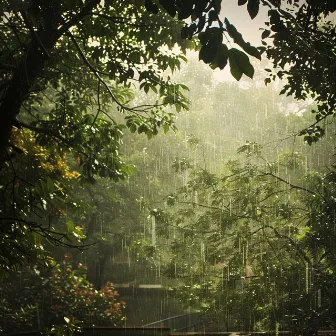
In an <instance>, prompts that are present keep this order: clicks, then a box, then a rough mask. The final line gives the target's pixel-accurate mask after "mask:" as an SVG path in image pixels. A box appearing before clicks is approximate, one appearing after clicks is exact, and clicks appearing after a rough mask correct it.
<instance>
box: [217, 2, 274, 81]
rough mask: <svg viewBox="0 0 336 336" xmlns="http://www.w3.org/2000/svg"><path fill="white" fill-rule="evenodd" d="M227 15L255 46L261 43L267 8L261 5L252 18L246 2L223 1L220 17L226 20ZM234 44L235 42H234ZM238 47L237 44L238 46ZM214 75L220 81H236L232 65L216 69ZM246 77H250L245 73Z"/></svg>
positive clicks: (246, 39)
mask: <svg viewBox="0 0 336 336" xmlns="http://www.w3.org/2000/svg"><path fill="white" fill-rule="evenodd" d="M225 17H227V18H228V20H229V21H230V23H232V24H233V25H234V26H235V27H236V28H237V30H238V31H239V32H240V33H241V34H242V35H243V38H244V40H245V41H246V42H250V43H251V44H252V45H253V46H255V47H257V46H260V45H261V33H262V31H261V30H260V28H261V27H264V28H265V21H267V8H265V7H264V6H262V5H260V10H259V13H258V15H257V17H256V18H254V19H253V20H251V18H250V16H249V14H248V11H247V8H246V4H245V5H244V6H238V0H224V1H222V11H221V15H220V18H221V19H222V20H224V18H225ZM232 46H234V43H233V44H232ZM236 47H237V46H236ZM214 77H215V78H216V79H217V80H219V81H222V80H224V81H236V80H235V79H234V78H233V77H232V75H231V74H230V67H229V65H227V66H226V67H225V69H224V70H219V69H217V70H215V71H214ZM243 77H244V79H249V78H248V77H246V76H245V75H243Z"/></svg>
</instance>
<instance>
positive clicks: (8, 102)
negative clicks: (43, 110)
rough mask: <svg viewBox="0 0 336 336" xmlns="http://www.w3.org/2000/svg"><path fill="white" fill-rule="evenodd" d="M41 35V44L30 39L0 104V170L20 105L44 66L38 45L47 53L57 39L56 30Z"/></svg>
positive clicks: (44, 58) (43, 56)
mask: <svg viewBox="0 0 336 336" xmlns="http://www.w3.org/2000/svg"><path fill="white" fill-rule="evenodd" d="M43 35H44V38H43V36H42V34H40V35H39V36H40V40H41V43H37V41H36V40H35V39H32V41H31V43H30V45H29V46H28V48H27V51H26V53H25V54H24V55H23V56H22V60H21V63H20V64H19V66H18V67H17V69H16V70H15V72H14V74H13V77H12V79H11V80H10V82H9V84H8V86H7V88H6V89H5V93H4V95H3V96H2V99H1V102H0V120H1V122H0V169H1V167H2V166H3V163H4V161H5V160H7V152H6V150H7V147H8V141H9V138H10V134H11V129H12V125H13V121H14V119H15V118H16V117H17V116H18V114H19V112H20V108H21V105H22V103H23V102H24V100H25V99H26V98H27V97H28V96H29V93H30V90H31V88H32V87H33V86H34V84H35V83H36V79H37V78H38V76H39V75H40V74H41V72H42V70H43V68H44V66H45V62H46V59H47V55H45V54H44V52H43V51H42V50H41V47H40V44H43V46H44V48H45V50H46V51H49V50H52V48H53V47H54V46H55V44H56V42H57V40H58V38H59V35H58V34H57V30H55V31H53V32H51V33H48V35H47V34H46V33H44V34H43Z"/></svg>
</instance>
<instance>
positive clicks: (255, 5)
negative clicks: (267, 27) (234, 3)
mask: <svg viewBox="0 0 336 336" xmlns="http://www.w3.org/2000/svg"><path fill="white" fill-rule="evenodd" d="M259 2H260V0H248V3H247V11H248V13H249V14H250V17H251V19H252V20H253V19H254V18H255V17H256V16H257V15H258V12H259Z"/></svg>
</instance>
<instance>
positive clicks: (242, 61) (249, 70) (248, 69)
mask: <svg viewBox="0 0 336 336" xmlns="http://www.w3.org/2000/svg"><path fill="white" fill-rule="evenodd" d="M229 61H230V71H231V74H232V76H233V77H234V78H235V79H236V80H238V81H239V80H240V78H241V77H242V75H243V74H245V75H246V76H248V77H250V78H253V75H254V69H253V66H252V65H251V63H250V60H249V58H248V56H247V55H246V54H245V53H243V52H242V51H240V50H238V49H236V48H232V49H230V50H229Z"/></svg>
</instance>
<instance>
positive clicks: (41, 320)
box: [0, 256, 124, 333]
mask: <svg viewBox="0 0 336 336" xmlns="http://www.w3.org/2000/svg"><path fill="white" fill-rule="evenodd" d="M49 262H50V263H51V264H52V268H51V269H50V270H49V271H47V272H46V270H44V269H42V270H41V269H40V267H37V266H35V267H31V268H27V269H24V270H22V271H20V272H18V273H17V274H16V275H12V276H11V281H10V282H4V283H3V285H2V288H1V291H2V295H1V301H0V302H1V310H0V314H1V324H0V333H4V332H5V333H8V332H10V331H13V330H15V331H25V332H26V331H28V330H46V331H47V329H49V330H51V329H52V328H53V326H57V327H59V326H61V325H62V324H66V323H65V322H67V323H69V324H70V325H71V324H72V325H74V326H76V325H77V327H82V326H92V325H106V326H107V325H111V326H115V325H120V324H121V323H122V320H123V315H122V308H123V305H124V303H123V302H119V301H118V292H117V291H116V290H115V289H114V288H113V285H112V284H111V283H110V282H107V283H106V285H105V286H103V287H102V288H101V289H99V290H97V289H95V288H94V286H93V284H92V283H90V282H89V281H88V280H87V279H86V270H87V269H86V266H85V265H83V264H81V263H79V264H78V265H77V266H76V267H73V265H72V262H71V259H70V258H69V257H68V256H65V258H64V260H63V262H61V263H60V264H56V263H55V262H54V261H53V260H49ZM64 318H65V321H64Z"/></svg>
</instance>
